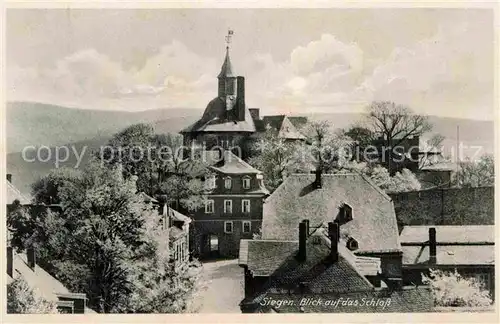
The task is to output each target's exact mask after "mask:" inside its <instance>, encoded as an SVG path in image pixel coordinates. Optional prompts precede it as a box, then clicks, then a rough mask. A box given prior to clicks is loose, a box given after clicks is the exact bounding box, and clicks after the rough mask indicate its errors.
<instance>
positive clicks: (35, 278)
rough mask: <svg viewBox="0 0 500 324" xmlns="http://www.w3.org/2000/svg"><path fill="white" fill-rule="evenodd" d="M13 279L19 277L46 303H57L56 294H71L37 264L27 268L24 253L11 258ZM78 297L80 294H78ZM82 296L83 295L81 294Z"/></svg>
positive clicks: (8, 278)
mask: <svg viewBox="0 0 500 324" xmlns="http://www.w3.org/2000/svg"><path fill="white" fill-rule="evenodd" d="M12 261H13V267H14V271H15V272H14V278H17V277H18V276H21V277H22V278H23V279H24V280H25V281H26V283H27V284H28V286H29V287H30V288H31V289H33V291H34V292H35V293H36V294H38V295H39V296H40V297H43V298H44V299H46V300H48V301H54V302H57V301H58V300H59V298H58V297H57V295H58V294H71V292H70V291H69V290H68V288H66V287H65V286H64V285H63V284H62V283H61V282H60V281H59V280H57V279H56V278H54V277H53V276H51V275H50V274H49V273H48V272H47V271H45V270H44V269H43V268H42V267H40V266H39V265H38V264H35V270H33V269H31V268H30V267H29V266H28V261H27V256H26V254H25V253H16V254H15V256H14V258H13V260H12ZM14 278H12V277H10V276H7V281H8V282H11V281H12V280H14ZM78 295H80V294H78ZM81 295H84V294H81ZM85 313H95V312H94V311H93V310H91V309H90V308H87V307H86V308H85Z"/></svg>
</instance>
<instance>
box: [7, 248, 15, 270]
mask: <svg viewBox="0 0 500 324" xmlns="http://www.w3.org/2000/svg"><path fill="white" fill-rule="evenodd" d="M7 275H9V276H10V277H11V278H14V249H13V248H12V246H7Z"/></svg>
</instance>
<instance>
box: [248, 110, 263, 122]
mask: <svg viewBox="0 0 500 324" xmlns="http://www.w3.org/2000/svg"><path fill="white" fill-rule="evenodd" d="M248 110H249V111H250V116H252V119H253V120H260V109H259V108H250V109H248Z"/></svg>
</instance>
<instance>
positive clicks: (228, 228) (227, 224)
mask: <svg viewBox="0 0 500 324" xmlns="http://www.w3.org/2000/svg"><path fill="white" fill-rule="evenodd" d="M232 232H233V222H232V221H226V222H224V233H227V234H230V233H232Z"/></svg>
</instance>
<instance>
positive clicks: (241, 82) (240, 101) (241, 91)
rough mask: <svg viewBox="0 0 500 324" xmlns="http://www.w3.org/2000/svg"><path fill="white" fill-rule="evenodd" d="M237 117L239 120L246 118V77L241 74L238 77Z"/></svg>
mask: <svg viewBox="0 0 500 324" xmlns="http://www.w3.org/2000/svg"><path fill="white" fill-rule="evenodd" d="M236 80H237V81H236V87H237V90H236V100H237V103H236V109H237V110H236V119H237V120H238V121H244V120H245V106H246V104H245V77H242V76H239V77H237V78H236Z"/></svg>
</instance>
